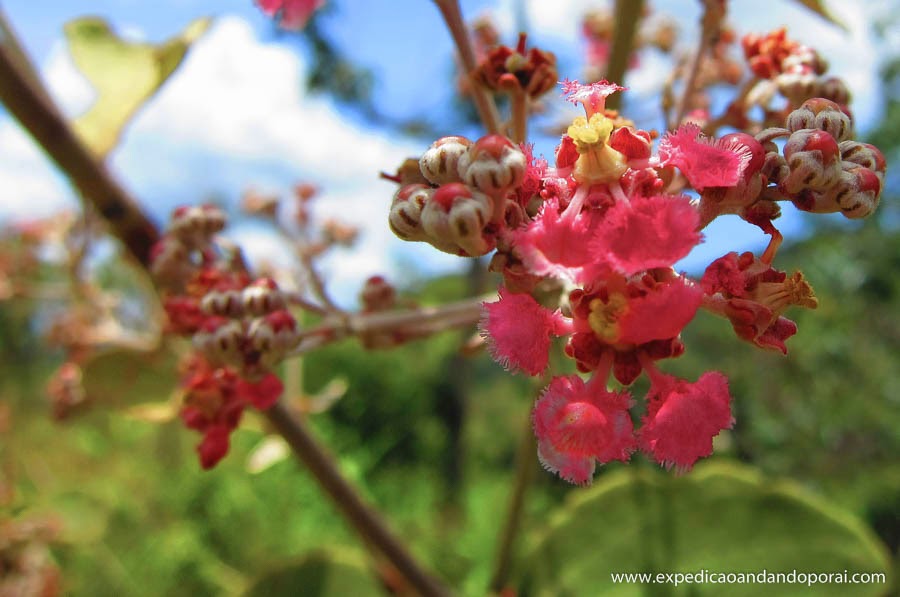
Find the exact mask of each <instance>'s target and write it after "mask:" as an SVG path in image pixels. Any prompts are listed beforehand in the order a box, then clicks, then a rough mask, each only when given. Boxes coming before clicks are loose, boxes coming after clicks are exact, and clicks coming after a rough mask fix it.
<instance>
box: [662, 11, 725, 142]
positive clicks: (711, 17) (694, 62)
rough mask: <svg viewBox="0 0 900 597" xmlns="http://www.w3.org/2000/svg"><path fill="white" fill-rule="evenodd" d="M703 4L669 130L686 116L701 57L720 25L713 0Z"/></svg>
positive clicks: (720, 15)
mask: <svg viewBox="0 0 900 597" xmlns="http://www.w3.org/2000/svg"><path fill="white" fill-rule="evenodd" d="M701 2H702V3H703V16H702V17H701V21H700V22H701V31H700V39H699V41H698V42H697V49H696V52H695V54H694V56H693V58H692V59H691V65H690V67H689V70H688V75H687V79H685V81H684V89H682V91H681V99H680V101H679V102H678V110H676V112H675V119H674V121H672V122H670V123H669V128H670V129H674V128H675V127H677V126H678V125H679V124H681V121H682V120H684V117H685V116H686V115H687V111H688V107H689V105H690V102H691V96H692V95H694V91H695V87H696V86H697V78H698V77H699V75H700V66H701V65H702V64H703V57H704V56H705V55H706V53H707V51H709V47H710V45H711V44H712V40H713V38H714V37H715V35H716V34H717V33H718V30H719V27H720V25H721V19H722V17H724V13H720V12H717V7H716V6H714V2H715V0H701Z"/></svg>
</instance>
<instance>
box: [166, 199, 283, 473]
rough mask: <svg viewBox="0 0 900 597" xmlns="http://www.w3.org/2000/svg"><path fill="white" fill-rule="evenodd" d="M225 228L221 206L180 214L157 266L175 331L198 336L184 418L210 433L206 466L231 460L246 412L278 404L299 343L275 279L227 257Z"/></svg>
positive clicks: (204, 448) (202, 449)
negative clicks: (282, 374)
mask: <svg viewBox="0 0 900 597" xmlns="http://www.w3.org/2000/svg"><path fill="white" fill-rule="evenodd" d="M224 226H225V217H224V214H223V213H222V212H221V210H219V209H218V208H216V207H213V206H203V207H187V208H178V209H176V210H175V212H174V214H173V216H172V221H171V224H170V226H169V229H168V230H167V232H166V234H165V235H164V236H163V238H162V239H161V240H160V241H159V243H158V244H157V246H156V247H155V248H154V251H153V263H152V265H151V269H152V271H153V273H154V274H155V275H156V276H157V277H158V278H159V282H160V287H161V288H162V289H163V306H164V308H165V310H166V313H167V315H168V319H169V323H168V331H169V332H170V333H174V334H177V335H182V336H189V337H192V338H193V345H194V348H195V351H196V352H195V354H194V355H193V357H192V358H191V361H190V363H189V365H188V369H189V370H190V371H189V374H188V375H187V376H186V378H185V382H184V384H183V386H184V388H185V390H186V396H185V403H184V407H183V409H182V412H181V415H182V419H183V420H184V421H185V424H186V425H187V426H188V427H190V428H192V429H195V430H197V431H200V432H201V433H203V435H204V438H203V441H202V442H201V443H200V445H199V446H198V448H197V449H198V453H199V456H200V461H201V464H202V465H203V466H204V468H209V467H211V466H213V465H214V464H215V463H216V462H218V461H219V460H220V459H221V458H222V457H223V456H224V455H225V453H226V452H227V450H228V437H229V434H230V433H231V431H233V430H234V429H235V428H236V427H237V425H238V422H239V420H240V416H241V413H242V412H243V410H244V409H245V408H246V407H247V406H253V407H255V408H257V409H265V408H268V407H269V406H271V405H272V404H274V402H275V401H276V400H277V399H278V396H279V395H280V394H281V391H282V387H281V382H280V381H279V380H278V378H277V377H276V376H275V375H274V374H273V373H272V369H273V368H274V367H275V366H276V365H277V364H278V363H280V362H281V361H282V360H283V359H284V358H285V356H286V355H287V354H288V353H289V352H290V351H291V349H292V348H294V347H295V346H296V345H297V343H298V342H299V340H300V330H299V328H298V325H297V322H296V320H295V319H294V317H293V316H292V315H291V313H290V312H289V311H288V310H287V299H286V297H285V295H284V293H283V292H282V291H281V290H279V288H278V285H277V284H276V283H275V281H274V280H271V279H269V278H260V279H257V280H253V281H251V279H250V276H249V274H248V273H247V271H246V269H245V268H244V266H243V262H242V261H241V260H240V259H235V258H234V256H231V258H228V256H225V257H223V256H221V255H220V253H221V251H219V249H218V247H217V245H216V243H215V238H214V237H215V234H216V233H217V232H219V231H221V230H222V229H223V228H224Z"/></svg>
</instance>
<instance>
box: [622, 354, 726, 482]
mask: <svg viewBox="0 0 900 597" xmlns="http://www.w3.org/2000/svg"><path fill="white" fill-rule="evenodd" d="M647 402H648V404H647V414H646V415H645V416H644V418H643V421H642V423H643V426H642V427H641V429H640V430H639V432H638V438H639V442H640V446H641V450H643V451H644V452H646V453H647V454H649V455H650V456H652V457H653V458H654V459H655V460H656V461H657V462H659V463H660V464H661V465H663V466H665V467H666V468H671V467H673V466H674V467H675V468H676V469H677V470H678V471H680V472H684V471H688V470H690V469H691V467H693V466H694V463H695V462H697V460H698V459H700V458H704V457H706V456H709V455H710V454H712V449H713V438H714V437H715V436H716V435H718V434H719V432H720V431H722V430H723V429H730V428H731V426H732V425H733V424H734V419H733V418H732V416H731V396H730V394H729V393H728V380H727V379H726V378H725V376H724V375H722V374H721V373H719V372H718V371H709V372H707V373H704V374H703V375H702V376H701V377H700V379H699V380H697V382H696V383H689V382H688V381H686V380H683V379H678V378H675V377H670V376H664V377H663V378H662V379H661V380H660V379H657V380H655V381H654V384H653V386H651V388H650V394H649V395H648V396H647Z"/></svg>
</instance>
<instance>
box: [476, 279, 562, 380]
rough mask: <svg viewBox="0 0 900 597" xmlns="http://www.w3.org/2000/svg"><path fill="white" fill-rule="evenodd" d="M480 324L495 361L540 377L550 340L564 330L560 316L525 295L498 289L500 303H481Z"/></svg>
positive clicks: (545, 364) (547, 357)
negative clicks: (560, 330)
mask: <svg viewBox="0 0 900 597" xmlns="http://www.w3.org/2000/svg"><path fill="white" fill-rule="evenodd" d="M483 308H484V311H483V315H482V318H481V322H480V324H479V329H480V330H481V334H482V336H484V337H485V338H486V339H487V341H488V347H489V349H490V352H491V356H493V357H494V360H495V361H497V362H498V363H500V364H501V365H503V366H504V367H505V368H507V369H509V370H512V371H516V370H521V371H524V372H526V373H528V374H529V375H539V374H540V373H541V372H542V371H544V369H546V368H547V362H548V360H549V354H550V337H551V336H553V335H555V332H556V331H557V330H558V329H564V328H565V326H564V325H563V322H562V321H561V320H563V319H564V318H563V316H562V315H561V314H560V313H559V311H558V310H557V311H551V310H550V309H547V308H544V307H542V306H541V305H539V304H538V302H537V301H536V300H534V298H532V297H531V295H529V294H525V293H512V292H509V291H508V290H506V289H505V288H500V300H498V301H495V302H493V303H483Z"/></svg>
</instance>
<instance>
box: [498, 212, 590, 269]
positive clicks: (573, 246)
mask: <svg viewBox="0 0 900 597" xmlns="http://www.w3.org/2000/svg"><path fill="white" fill-rule="evenodd" d="M600 223H601V217H600V216H599V215H597V213H596V211H595V210H587V211H583V212H581V213H579V214H577V215H575V216H574V217H568V218H562V217H561V216H560V211H559V204H558V202H557V201H556V200H554V199H551V200H548V201H547V202H545V203H544V205H543V207H541V210H540V212H539V213H538V214H537V216H536V217H535V218H534V221H532V222H531V223H530V224H528V226H525V227H522V228H519V229H518V230H515V231H513V233H512V239H513V243H514V244H515V247H516V251H517V252H518V254H519V255H520V256H521V258H522V263H524V264H525V267H527V268H528V269H529V270H530V271H531V273H533V274H536V275H538V276H552V277H554V278H561V279H566V280H571V281H574V282H581V281H582V279H583V278H584V275H585V270H586V268H588V267H590V266H592V265H593V262H594V255H593V253H592V252H591V250H590V246H589V244H590V240H591V238H593V237H594V236H595V235H596V233H597V228H598V226H599V225H600Z"/></svg>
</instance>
